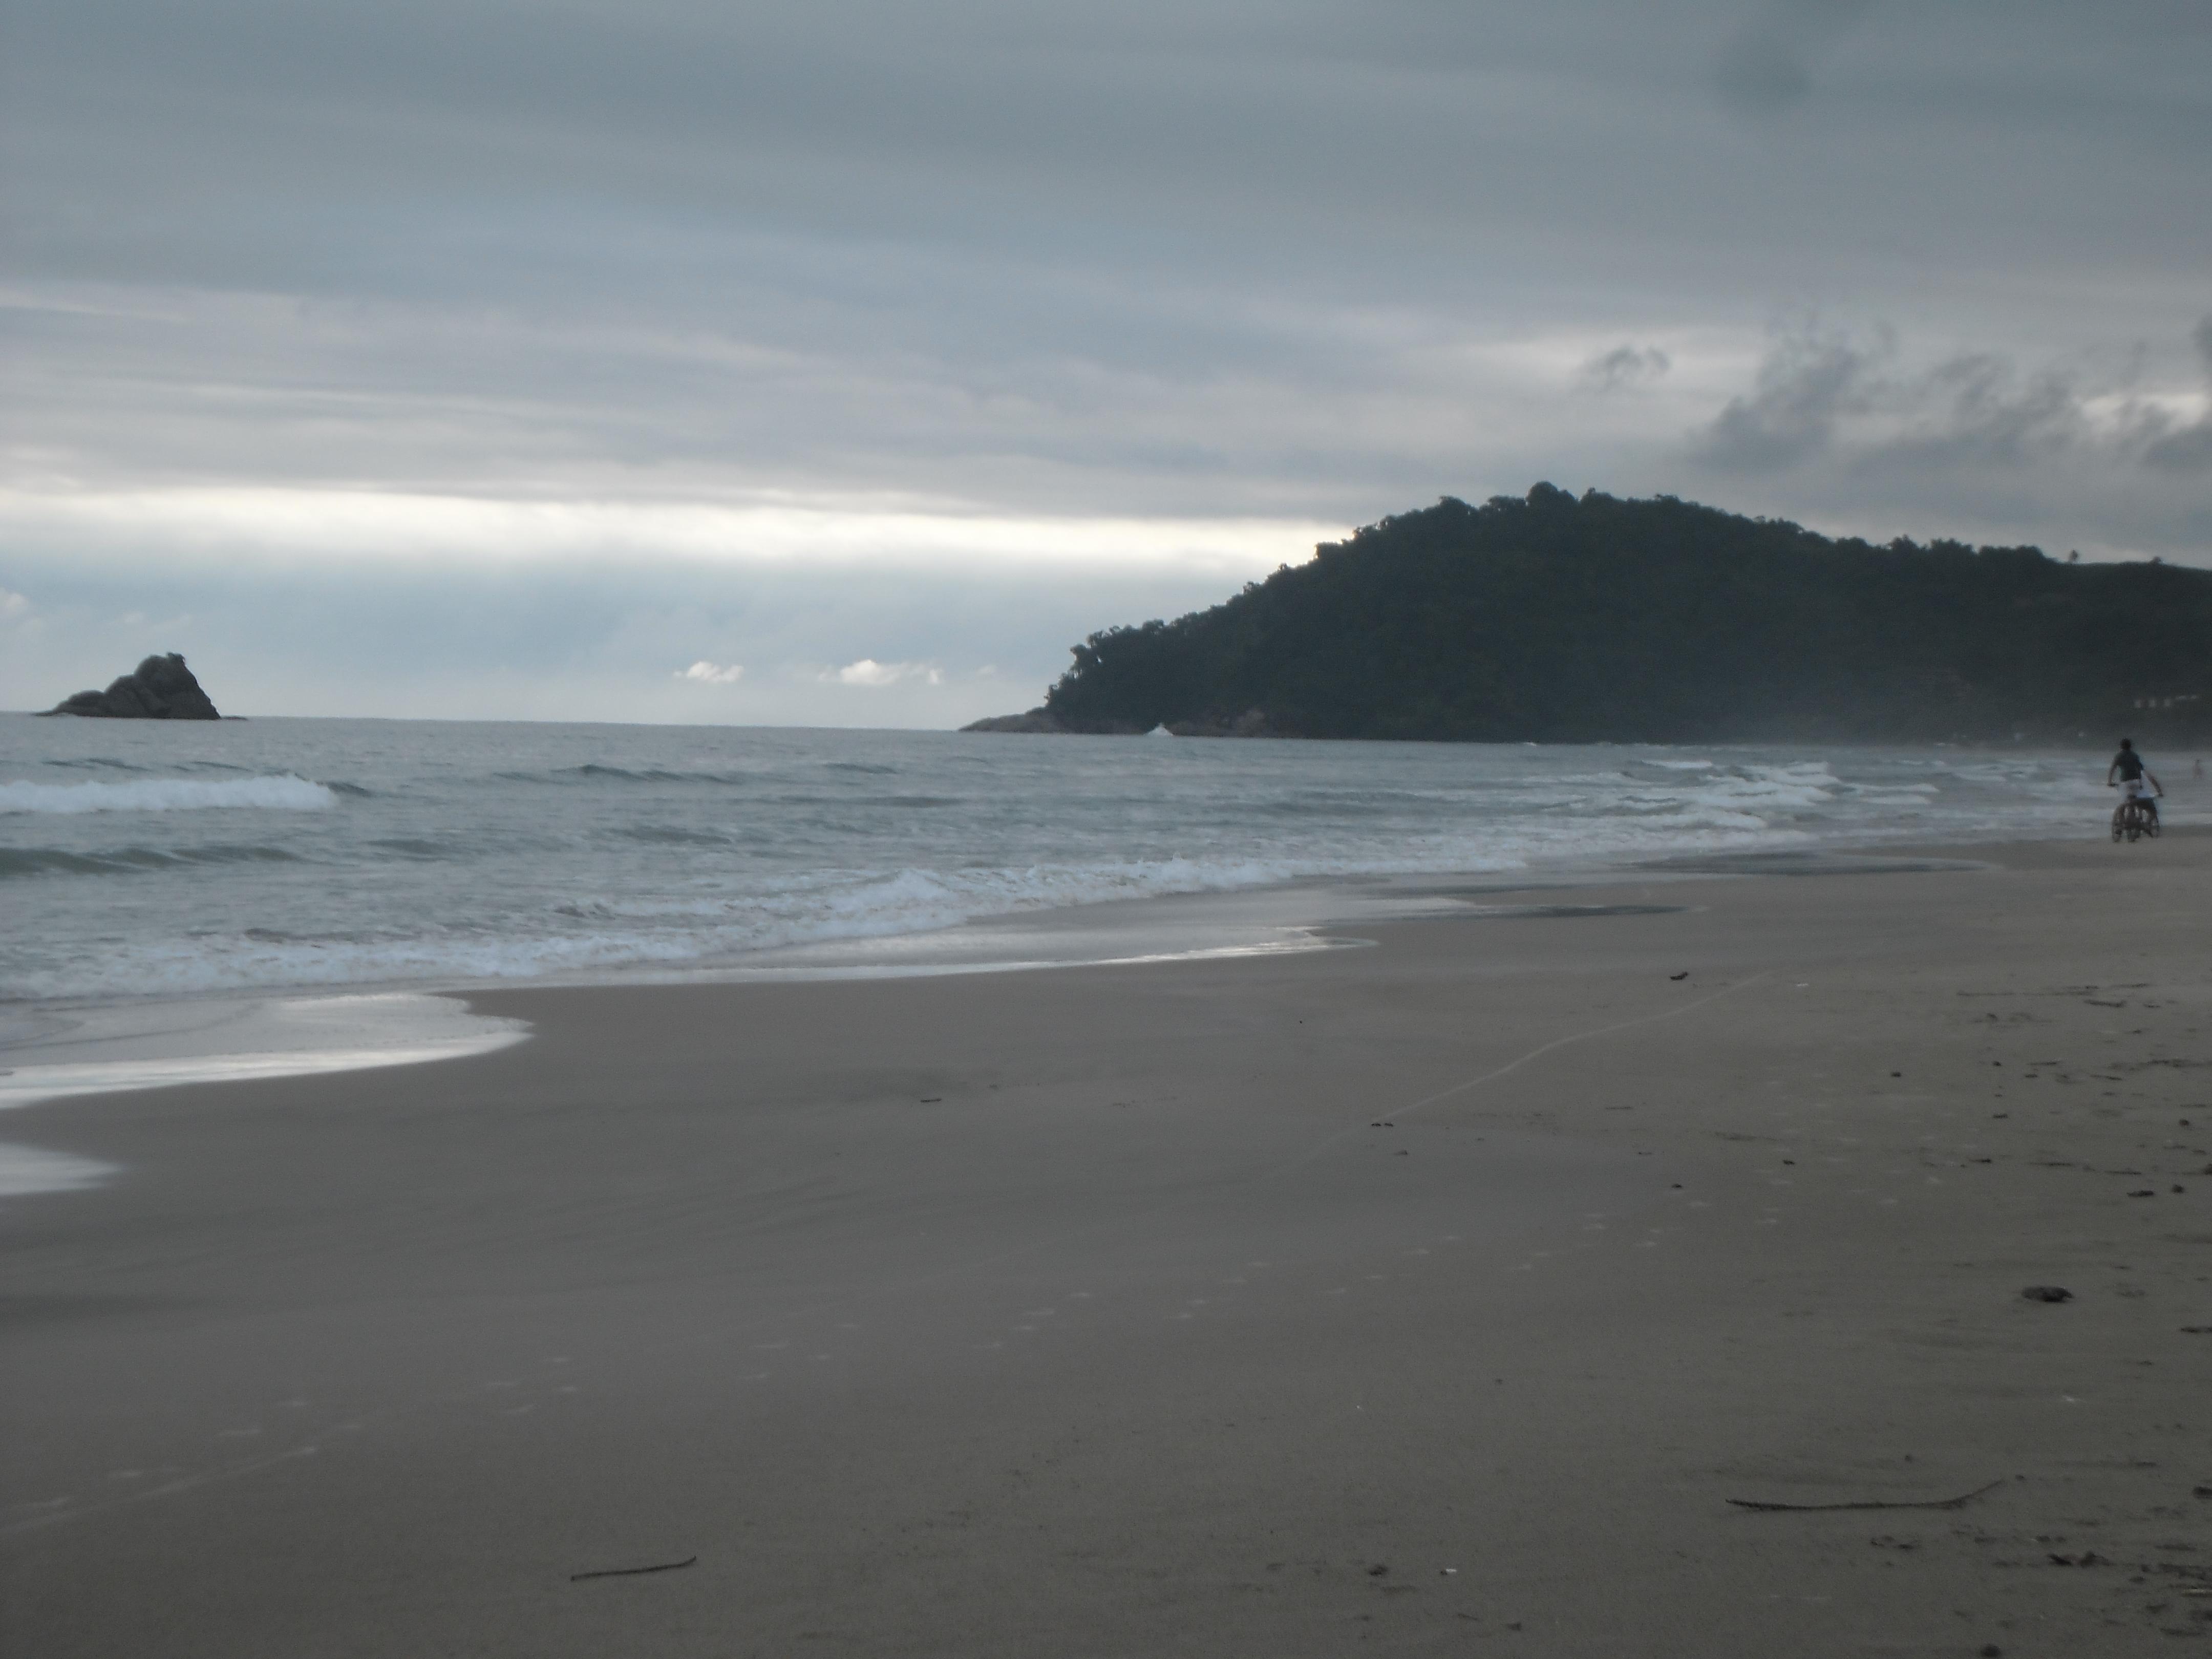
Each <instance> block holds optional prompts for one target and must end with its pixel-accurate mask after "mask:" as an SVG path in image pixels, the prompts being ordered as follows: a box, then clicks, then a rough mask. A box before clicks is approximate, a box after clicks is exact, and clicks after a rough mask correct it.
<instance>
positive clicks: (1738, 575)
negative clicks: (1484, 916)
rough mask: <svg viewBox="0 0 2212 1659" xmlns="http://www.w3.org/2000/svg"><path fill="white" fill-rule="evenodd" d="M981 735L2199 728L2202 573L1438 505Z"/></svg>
mask: <svg viewBox="0 0 2212 1659" xmlns="http://www.w3.org/2000/svg"><path fill="white" fill-rule="evenodd" d="M983 724H984V725H985V726H997V727H999V728H1000V729H1014V730H1061V731H1073V732H1144V731H1149V730H1151V729H1152V728H1153V727H1155V726H1167V727H1168V728H1169V729H1170V730H1171V731H1176V732H1185V733H1190V734H1224V735H1228V734H1237V735H1251V736H1281V737H1311V738H1445V739H1461V740H1471V741H1482V742H1508V741H1519V740H1534V741H1539V742H1547V743H1574V742H1589V741H1616V742H1662V743H1664V742H1675V743H1679V742H1726V741H1732V740H1733V741H1754V740H1759V739H1776V738H1781V739H1825V740H1827V741H1833V742H1854V741H1863V742H1881V741H1915V740H1929V739H1940V740H1952V741H1969V742H2002V743H2009V742H2013V741H2015V740H2018V739H2026V740H2028V741H2035V742H2063V743H2073V742H2076V741H2080V740H2083V739H2087V741H2089V742H2092V743H2094V744H2106V743H2109V742H2110V741H2111V740H2112V738H2117V737H2118V735H2120V734H2121V733H2122V732H2130V733H2131V734H2134V735H2135V736H2136V737H2137V738H2138V740H2139V741H2142V742H2143V743H2144V744H2146V745H2147V746H2151V747H2160V746H2165V747H2171V746H2172V744H2175V743H2177V742H2187V741H2192V740H2203V739H2204V738H2208V737H2212V571H2205V570H2197V569H2191V568H2185V567H2179V566H2174V565H2167V564H2161V563H2158V562H2150V563H2130V564H2084V563H2078V562H2070V561H2060V560H2054V559H2051V558H2047V557H2045V555H2044V554H2043V553H2042V552H2041V551H2040V550H2038V549H2035V548H2033V547H1984V548H1970V547H1966V546H1965V545H1963V544H1960V543H1956V542H1942V541H1939V542H1936V543H1932V544H1929V545H1926V546H1922V545H1919V544H1915V543H1912V542H1910V541H1903V540H1899V541H1895V542H1892V543H1890V544H1888V545H1887V546H1884V547H1876V546H1873V545H1871V544H1868V543H1866V542H1863V541H1856V540H1853V541H1832V540H1830V539H1829V538H1826V537H1824V536H1819V535H1815V534H1814V533H1813V532H1810V531H1808V530H1805V529H1802V528H1801V527H1800V526H1796V525H1794V524H1788V523H1782V522H1777V521H1772V520H1761V519H1747V518H1742V517H1740V516H1738V515H1736V514H1735V513H1723V512H1720V511H1718V510H1717V509H1715V508H1712V507H1699V506H1695V505H1692V503H1689V502H1686V501H1676V500H1674V499H1673V498H1672V497H1669V496H1664V495H1662V496H1660V497H1657V498H1656V499H1655V500H1651V501H1620V500H1616V499H1614V498H1613V497H1612V496H1609V495H1600V494H1598V493H1596V492H1595V491H1592V492H1591V493H1590V494H1589V495H1583V497H1581V498H1580V499H1579V500H1577V498H1576V497H1574V496H1572V495H1568V494H1567V493H1565V491H1563V490H1559V489H1553V487H1552V486H1550V485H1549V484H1539V485H1537V486H1536V487H1535V488H1534V489H1532V490H1530V491H1529V492H1528V496H1527V497H1526V499H1516V498H1513V497H1510V496H1502V495H1501V496H1495V497H1493V498H1492V500H1491V501H1488V502H1487V503H1486V504H1485V505H1483V506H1480V507H1470V506H1468V504H1467V503H1466V502H1464V501H1454V500H1451V499H1449V498H1447V499H1446V500H1444V501H1439V502H1438V503H1437V505H1436V506H1434V507H1429V508H1427V509H1425V510H1424V511H1421V512H1417V513H1404V514H1401V515H1400V516H1398V517H1395V518H1390V519H1385V520H1383V522H1382V523H1380V524H1377V525H1372V526H1369V527H1368V528H1366V529H1364V530H1362V531H1359V532H1357V533H1356V534H1355V535H1353V536H1352V538H1351V539H1350V540H1348V541H1344V542H1338V543H1332V544H1326V545H1324V546H1322V548H1321V549H1320V550H1319V556H1317V557H1316V559H1315V560H1314V561H1313V562H1310V563H1308V564H1304V565H1300V566H1298V567H1297V568H1290V567H1288V566H1285V567H1284V568H1281V569H1279V570H1278V571H1276V572H1275V574H1273V575H1272V576H1270V577H1268V578H1267V580H1265V581H1264V582H1255V583H1252V584H1250V585H1249V586H1246V587H1245V589H1244V591H1243V592H1241V593H1239V594H1237V596H1236V597H1235V598H1233V599H1230V600H1229V601H1228V602H1227V603H1225V604H1223V605H1216V606H1214V607H1213V608H1212V610H1210V611H1197V612H1194V613H1193V614H1191V615H1189V616H1187V617H1179V618H1177V619H1176V621H1174V622H1150V623H1145V624H1144V625H1143V626H1141V627H1134V628H1128V627H1124V628H1110V629H1107V630H1105V631H1104V632H1103V633H1098V634H1093V635H1091V637H1090V639H1089V640H1088V641H1085V643H1084V644H1082V645H1079V646H1078V647H1075V665H1074V666H1073V668H1071V669H1070V670H1069V671H1067V673H1066V675H1064V676H1063V677H1062V678H1061V679H1060V682H1059V684H1056V685H1054V687H1053V688H1052V690H1051V692H1050V693H1049V695H1048V697H1047V699H1046V702H1045V705H1044V708H1043V709H1042V710H1040V711H1037V712H1036V714H1032V715H1030V716H1027V717H1019V716H1018V717H1015V718H1014V719H1012V720H1006V721H998V722H985V723H983Z"/></svg>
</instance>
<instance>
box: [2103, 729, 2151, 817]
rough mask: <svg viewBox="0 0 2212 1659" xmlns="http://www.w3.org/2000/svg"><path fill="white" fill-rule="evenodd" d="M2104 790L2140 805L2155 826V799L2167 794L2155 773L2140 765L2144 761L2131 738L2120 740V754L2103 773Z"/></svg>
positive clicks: (2113, 758) (2114, 757)
mask: <svg viewBox="0 0 2212 1659" xmlns="http://www.w3.org/2000/svg"><path fill="white" fill-rule="evenodd" d="M2105 787H2106V788H2107V789H2113V788H2117V789H2118V790H2119V791H2120V792H2121V794H2122V797H2123V799H2126V800H2139V801H2141V802H2142V804H2143V810H2144V811H2147V812H2148V813H2149V814H2150V816H2151V820H2152V822H2154V823H2155V822H2157V819H2158V797H2159V796H2160V795H2162V794H2164V793H2166V786H2165V785H2164V784H2162V783H2160V781H2158V774H2157V773H2155V772H2154V771H2152V770H2151V769H2150V768H2148V766H2145V765H2144V764H2143V757H2142V756H2141V755H2139V754H2137V753H2136V745H2135V741H2134V739H2133V738H2121V739H2120V752H2119V753H2118V754H2117V755H2115V756H2113V757H2112V764H2111V765H2110V766H2108V767H2106V769H2105ZM2154 791H2155V792H2156V793H2153V792H2154Z"/></svg>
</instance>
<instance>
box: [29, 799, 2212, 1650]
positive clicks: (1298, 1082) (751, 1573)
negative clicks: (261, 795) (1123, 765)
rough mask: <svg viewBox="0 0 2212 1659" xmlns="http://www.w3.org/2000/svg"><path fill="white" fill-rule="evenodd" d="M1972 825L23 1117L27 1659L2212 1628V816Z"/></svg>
mask: <svg viewBox="0 0 2212 1659" xmlns="http://www.w3.org/2000/svg"><path fill="white" fill-rule="evenodd" d="M1937 850H1939V851H1940V852H1941V853H1942V854H1943V855H1944V856H1945V857H1948V858H1954V859H1955V858H1960V857H1967V858H1981V859H1984V860H1988V861H1989V866H1990V867H1987V868H1984V869H1980V870H1974V871H1968V872H1958V871H1941V870H1937V871H1921V872H1884V873H1856V874H1838V875H1832V876H1828V877H1825V878H1820V879H1808V880H1778V879H1768V880H1750V879H1735V880H1729V879H1719V878H1709V879H1698V880H1695V881H1688V882H1675V883H1669V884H1663V885H1662V884H1650V885H1644V884H1634V883H1632V884H1627V885H1625V886H1623V887H1620V888H1618V889H1615V890H1610V891H1609V892H1608V893H1607V894H1606V895H1605V896H1604V898H1603V901H1602V902H1603V904H1604V905H1605V906H1607V908H1608V913H1606V914H1584V913H1582V912H1580V911H1578V910H1577V909H1575V908H1573V907H1574V906H1575V905H1577V904H1579V903H1581V902H1583V900H1582V897H1580V896H1572V895H1571V896H1568V897H1567V898H1565V900H1562V899H1561V898H1560V896H1559V895H1558V894H1555V893H1548V892H1536V893H1532V894H1531V895H1530V899H1529V902H1530V904H1531V906H1532V907H1534V908H1538V909H1545V908H1548V909H1549V911H1550V913H1549V914H1536V915H1474V914H1470V915H1467V916H1465V917H1457V918H1445V919H1440V920H1434V921H1415V922H1403V923H1398V924H1394V925H1390V926H1387V927H1367V926H1364V925H1363V926H1361V927H1357V928H1355V929H1352V930H1349V931H1352V932H1355V933H1358V935H1359V936H1360V937H1363V938H1366V939H1373V940H1375V941H1376V944H1375V945H1374V947H1373V948H1367V949H1346V950H1340V951H1328V952H1322V953H1316V954H1310V955H1304V956H1287V957H1267V958H1259V959H1253V960H1245V961H1210V962H1200V963H1184V964H1171V965H1152V966H1144V967H1131V968H1111V969H1069V970H1060V971H1052V972H1040V973H1032V974H1023V975H994V976H988V977H954V978H939V979H917V980H904V981H876V982H865V983H836V984H807V985H768V986H762V985H755V986H744V987H731V986H720V987H714V986H698V987H639V988H626V989H592V990H560V991H535V992H532V991H515V992H503V993H500V994H494V995H486V996H482V997H478V998H477V999H475V1002H476V1003H477V1006H480V1007H481V1008H483V1010H485V1011H486V1012H493V1013H497V1014H501V1015H508V1016H513V1017H519V1018H526V1019H528V1020H530V1021H532V1022H533V1023H534V1024H535V1026H536V1028H537V1031H538V1036H536V1037H535V1038H534V1039H533V1040H532V1041H531V1042H527V1043H525V1044H523V1045H521V1046H520V1047H519V1048H511V1049H507V1050H506V1051H503V1052H501V1053H498V1054H487V1055H483V1056H479V1057H477V1058H472V1059H467V1060H456V1061H452V1062H447V1063H443V1064H439V1065H434V1066H414V1067H408V1068H401V1069H394V1070H387V1071H378V1072H361V1073H348V1074H339V1075H334V1076H321V1077H311V1078H295V1079H270V1080H264V1081H258V1082H252V1083H244V1084H235V1085H208V1086H195V1087H186V1088H174V1089H168V1090H163V1091H155V1092H149V1093H142V1094H137V1095H115V1096H109V1097H97V1098H90V1099H77V1100H70V1101H63V1102H57V1103H53V1104H52V1105H50V1106H44V1107H37V1108H33V1109H27V1110H25V1111H22V1112H19V1113H13V1114H10V1121H9V1125H8V1134H9V1138H10V1139H20V1140H23V1141H27V1142H33V1143H35V1144H37V1145H39V1146H43V1147H46V1148H50V1149H52V1150H55V1151H58V1152H68V1153H71V1154H74V1155H76V1156H79V1157H83V1158H93V1159H96V1160H99V1161H101V1162H104V1163H108V1164H117V1165H119V1166H121V1167H122V1169H123V1170H124V1173H123V1174H122V1175H120V1176H118V1177H117V1178H115V1179H114V1180H112V1182H109V1183H108V1184H107V1185H106V1186H104V1187H102V1188H98V1189H96V1190H93V1191H89V1192H76V1193H67V1194H52V1195H49V1196H42V1197H34V1198H27V1199H19V1200H12V1201H10V1202H8V1203H7V1204H5V1205H4V1206H0V1249H4V1251H5V1261H6V1264H7V1285H6V1290H5V1293H4V1297H0V1317H4V1321H5V1327H4V1328H5V1339H4V1352H5V1361H4V1374H0V1405H3V1406H4V1410H5V1414H6V1429H7V1433H6V1436H5V1441H6V1449H5V1453H4V1457H5V1465H4V1476H5V1492H4V1494H0V1496H4V1499H5V1507H4V1511H0V1521H4V1528H5V1529H4V1533H0V1572H4V1578H0V1591H4V1604H3V1605H0V1617H4V1620H5V1626H4V1635H5V1638H6V1646H7V1648H8V1650H9V1651H10V1652H15V1653H22V1654H26V1655H32V1654H35V1655H39V1656H42V1659H63V1656H77V1655H85V1656H92V1655H99V1656H113V1655H118V1654H147V1655H163V1656H198V1655H206V1656H222V1659H244V1656H261V1655H269V1656H278V1655H282V1656H287V1659H295V1656H303V1655H325V1654H330V1655H363V1656H368V1655H376V1656H382V1655H394V1656H398V1655H405V1656H410V1659H413V1656H428V1655H444V1654H464V1653H466V1654H479V1653H483V1654H491V1653H496V1654H531V1655H594V1656H597V1655H605V1654H616V1653H619V1654H623V1655H641V1656H656V1655H702V1656H705V1655H716V1656H722V1655H754V1654H757V1655H763V1656H768V1655H775V1656H784V1655H791V1654H799V1653H822V1654H837V1653H859V1654H899V1655H945V1656H975V1655H991V1656H996V1655H1006V1656H1015V1655H1023V1656H1030V1655H1041V1654H1053V1655H1062V1654H1066V1655H1102V1656H1103V1655H1139V1654H1142V1655H1152V1654H1162V1653H1191V1654H1208V1655H1212V1654H1250V1655H1289V1654H1315V1655H1335V1654H1342V1653H1346V1652H1351V1651H1355V1650H1357V1651H1389V1652H1399V1651H1404V1652H1430V1651H1449V1652H1468V1651H1485V1652H1488V1651H1495V1652H1499V1653H1512V1652H1521V1653H1526V1654H1530V1655H1544V1656H1552V1655H1571V1656H1583V1655H1588V1656H1608V1659H1610V1656H1620V1655H1625V1654H1638V1655H1641V1654H1653V1655H1658V1654H1694V1655H1745V1656H1750V1655H1759V1656H1771V1655H1778V1654H1787V1655H1831V1654H1833V1655H1844V1654H1877V1653H1878V1654H1891V1655H1894V1654H1928V1655H1953V1654H1956V1655H1965V1654H1974V1653H1978V1652H1982V1651H1984V1650H1985V1649H1986V1647H1988V1646H1989V1645H1992V1644H1993V1645H1994V1646H1996V1648H1998V1649H2000V1650H2002V1652H2003V1653H2005V1654H2008V1655H2051V1656H2061V1655H2066V1656H2081V1655H2104V1654H2112V1655H2121V1654H2136V1653H2142V1652H2145V1651H2163V1650H2175V1651H2187V1650H2189V1649H2188V1648H2187V1647H2186V1646H2185V1645H2183V1646H2176V1645H2174V1644H2175V1643H2176V1640H2177V1638H2193V1639H2195V1640H2197V1641H2198V1642H2200V1643H2208V1644H2212V1596H2208V1594H2207V1592H2208V1591H2212V1576H2208V1575H2209V1574H2212V1410H2208V1407H2207V1402H2208V1401H2212V953H2208V951H2207V949H2206V939H2207V937H2208V933H2212V928H2208V920H2212V838H2207V837H2204V836H2191V835H2185V834H2181V833H2179V832H2175V833H2169V834H2168V835H2167V836H2166V837H2165V838H2164V839H2163V840H2162V841H2160V842H2156V843H2148V844H2145V845H2143V846H2140V847H2132V848H2126V847H2122V848H2116V847H2112V846H2110V845H2108V844H2104V843H2087V842H2085V843H2083V844H2081V845H2051V846H2030V847H2010V848H1978V849H1977V848H1942V849H1937ZM1468 885H1469V887H1470V888H1473V887H1474V886H1476V885H1478V884H1474V883H1470V884H1468ZM1479 885H1480V887H1481V888H1482V889H1483V891H1482V892H1481V893H1480V895H1473V894H1471V895H1470V897H1471V899H1474V900H1476V901H1478V902H1480V904H1481V905H1484V906H1491V907H1496V906H1500V905H1504V906H1507V907H1509V908H1510V906H1511V904H1512V902H1513V901H1512V899H1511V897H1510V896H1504V895H1501V894H1500V893H1499V892H1498V887H1499V886H1500V884H1499V883H1498V881H1497V880H1496V879H1495V878H1486V879H1485V880H1484V881H1483V882H1481V883H1480V884H1479ZM1590 902H1592V903H1599V902H1601V901H1600V900H1599V899H1597V898H1595V897H1592V898H1591V899H1590ZM1678 975H1681V977H1677V976H1678ZM2041 1284H2047V1285H2060V1286H2063V1287H2065V1288H2067V1289H2068V1290H2069V1291H2071V1292H2072V1298H2071V1299H2070V1300H2069V1301H2067V1302H2064V1303H2062V1304H2040V1303H2031V1302H2028V1301H2026V1300H2023V1299H2022V1298H2021V1294H2020V1292H2021V1288H2022V1287H2023V1286H2025V1285H2041ZM1991 1483H1996V1484H1994V1485H1993V1486H1992V1485H1991ZM1984 1487H1988V1488H1989V1489H1988V1490H1986V1491H1979V1493H1978V1495H1977V1496H1974V1497H1972V1498H1968V1499H1966V1501H1965V1502H1964V1503H1962V1504H1960V1505H1958V1506H1957V1507H1955V1508H1949V1509H1929V1508H1917V1509H1914V1508H1904V1509H1889V1510H1863V1509H1843V1510H1833V1509H1832V1510H1806V1511H1792V1510H1747V1509H1743V1508H1740V1507H1736V1506H1734V1505H1732V1504H1730V1502H1729V1500H1730V1499H1732V1498H1740V1499H1750V1500H1755V1501H1761V1502H1771V1503H1787V1504H1816V1505H1817V1504H1859V1503H1868V1502H1887V1503H1897V1504H1916V1503H1923V1502H1928V1501H1933V1500H1945V1499H1950V1498H1958V1497H1960V1496H1962V1495H1964V1494H1966V1493H1969V1492H1977V1491H1978V1489H1982V1488H1984ZM683 1561H689V1562H690V1565H684V1566H679V1567H673V1568H671V1570H670V1571H660V1572H651V1573H642V1574H636V1575H632V1576H619V1577H586V1578H577V1577H574V1575H578V1574H586V1573H594V1572H599V1571H605V1570H608V1569H621V1568H633V1567H647V1566H654V1565H663V1564H670V1563H676V1562H683Z"/></svg>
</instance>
